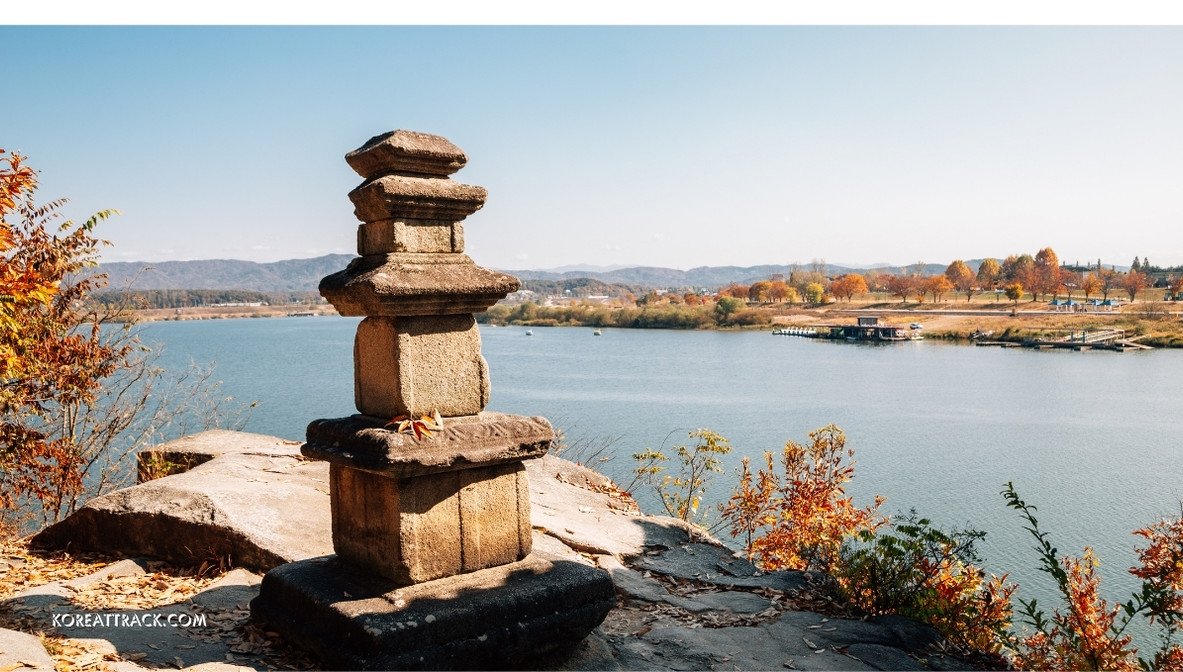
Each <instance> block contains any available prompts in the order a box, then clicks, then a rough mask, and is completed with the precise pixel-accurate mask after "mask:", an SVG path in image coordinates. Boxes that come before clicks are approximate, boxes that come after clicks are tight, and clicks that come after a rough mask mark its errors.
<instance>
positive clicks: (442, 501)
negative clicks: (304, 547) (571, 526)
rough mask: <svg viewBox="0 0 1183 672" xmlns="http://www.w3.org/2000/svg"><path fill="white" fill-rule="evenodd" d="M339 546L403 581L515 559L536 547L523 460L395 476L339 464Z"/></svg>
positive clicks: (333, 483) (334, 478)
mask: <svg viewBox="0 0 1183 672" xmlns="http://www.w3.org/2000/svg"><path fill="white" fill-rule="evenodd" d="M329 488H330V499H331V500H332V508H333V548H334V550H336V551H337V555H338V556H339V557H340V558H341V559H342V560H343V561H345V562H347V563H349V564H351V565H354V566H356V567H359V568H361V569H364V570H366V571H369V572H373V573H375V574H378V575H380V576H384V577H386V578H388V579H391V580H393V581H395V582H397V583H399V584H402V585H409V584H414V583H421V582H423V581H430V580H432V579H437V578H440V577H444V576H452V575H455V574H459V573H461V572H472V571H476V570H478V569H484V568H486V567H494V566H497V565H504V564H506V563H510V562H516V561H518V560H521V559H522V558H524V557H526V556H527V555H529V553H530V549H531V536H530V504H529V493H528V487H527V484H526V470H525V467H524V466H522V464H521V463H520V462H517V463H512V464H502V465H496V466H492V467H478V468H474V469H465V470H460V471H448V472H441V473H434V474H427V475H423V476H416V477H411V478H395V477H391V476H388V475H386V474H377V473H372V472H366V471H361V470H359V469H353V468H352V467H346V466H343V465H340V464H333V465H332V467H331V470H330V478H329Z"/></svg>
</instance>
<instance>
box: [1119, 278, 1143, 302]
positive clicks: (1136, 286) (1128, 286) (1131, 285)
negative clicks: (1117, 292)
mask: <svg viewBox="0 0 1183 672" xmlns="http://www.w3.org/2000/svg"><path fill="white" fill-rule="evenodd" d="M1149 286H1150V279H1149V278H1147V277H1146V274H1145V273H1142V272H1139V271H1130V272H1129V273H1126V274H1125V277H1123V278H1122V279H1121V288H1122V289H1124V290H1125V293H1126V294H1129V296H1130V301H1133V300H1134V298H1135V297H1137V296H1138V292H1140V291H1142V290H1143V289H1146V288H1147V287H1149Z"/></svg>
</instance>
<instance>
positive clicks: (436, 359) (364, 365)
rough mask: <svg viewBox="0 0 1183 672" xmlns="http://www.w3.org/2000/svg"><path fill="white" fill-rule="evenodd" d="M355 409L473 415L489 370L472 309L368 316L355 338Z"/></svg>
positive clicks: (483, 399)
mask: <svg viewBox="0 0 1183 672" xmlns="http://www.w3.org/2000/svg"><path fill="white" fill-rule="evenodd" d="M354 381H355V386H354V392H355V394H354V397H355V402H356V404H357V410H358V411H360V412H362V413H364V414H366V415H372V416H376V417H380V418H394V417H396V416H399V415H408V416H413V417H418V416H419V415H422V414H430V413H431V412H432V411H439V412H440V414H441V415H444V416H459V415H475V414H476V413H480V412H481V411H482V410H484V408H485V404H487V403H488V402H489V371H488V365H487V364H486V363H485V359H484V357H482V356H481V336H480V332H479V331H478V330H477V326H476V320H475V319H474V318H473V316H472V315H441V316H435V317H368V318H366V319H364V320H362V322H361V324H359V325H358V327H357V338H356V340H355V341H354Z"/></svg>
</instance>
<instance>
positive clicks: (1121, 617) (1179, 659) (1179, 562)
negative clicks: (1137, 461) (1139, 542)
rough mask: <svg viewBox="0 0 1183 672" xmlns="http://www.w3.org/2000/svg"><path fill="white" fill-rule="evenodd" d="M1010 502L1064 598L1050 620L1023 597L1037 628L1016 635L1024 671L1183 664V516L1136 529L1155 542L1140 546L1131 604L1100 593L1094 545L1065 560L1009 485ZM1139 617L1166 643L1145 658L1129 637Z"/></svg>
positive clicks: (1178, 666) (1026, 618)
mask: <svg viewBox="0 0 1183 672" xmlns="http://www.w3.org/2000/svg"><path fill="white" fill-rule="evenodd" d="M1002 494H1003V496H1004V497H1005V498H1006V502H1007V506H1009V507H1011V508H1013V509H1016V510H1017V511H1019V512H1020V513H1022V515H1023V517H1024V518H1025V519H1026V521H1027V530H1028V531H1029V532H1030V533H1031V534H1032V536H1034V537H1035V542H1036V545H1035V548H1036V551H1037V552H1038V553H1039V561H1040V570H1041V571H1043V572H1044V573H1046V574H1048V575H1049V576H1051V577H1052V578H1053V579H1054V580H1055V581H1056V586H1057V588H1058V589H1059V592H1060V595H1061V596H1062V597H1063V599H1064V605H1063V610H1061V609H1054V610H1053V611H1052V616H1051V619H1050V620H1049V619H1048V618H1047V617H1046V615H1045V614H1044V612H1043V611H1042V610H1041V609H1039V606H1038V605H1037V604H1036V601H1035V600H1034V599H1033V600H1030V601H1026V600H1021V599H1020V600H1019V604H1020V605H1021V609H1020V610H1019V612H1020V614H1021V615H1022V616H1023V619H1024V623H1025V624H1026V625H1027V626H1029V627H1030V628H1031V629H1032V631H1033V632H1031V633H1030V634H1026V635H1024V636H1018V635H1016V636H1013V637H1012V639H1011V641H1010V643H1009V644H1010V647H1011V648H1012V649H1013V650H1014V651H1015V656H1014V658H1015V664H1016V666H1018V667H1020V668H1025V669H1041V670H1053V669H1057V670H1060V669H1071V670H1136V669H1139V668H1141V669H1163V670H1166V669H1175V670H1178V669H1183V649H1181V648H1180V647H1179V645H1177V644H1175V643H1174V642H1173V638H1174V634H1175V629H1176V627H1177V625H1178V623H1179V622H1180V621H1181V620H1183V518H1180V519H1174V520H1163V521H1159V522H1158V523H1155V524H1154V525H1151V526H1149V527H1146V528H1143V529H1140V530H1137V531H1135V532H1134V534H1135V535H1138V536H1140V537H1142V538H1144V539H1146V540H1147V541H1148V542H1149V545H1148V546H1147V547H1146V548H1143V549H1139V550H1138V560H1139V563H1140V564H1139V566H1137V567H1134V568H1131V569H1130V573H1131V574H1133V575H1134V576H1137V577H1138V578H1140V579H1142V585H1141V588H1140V590H1139V591H1138V592H1137V593H1135V594H1133V595H1132V596H1131V597H1130V599H1129V600H1128V601H1126V602H1125V603H1123V604H1121V603H1119V604H1114V605H1112V606H1111V605H1110V604H1109V602H1108V601H1106V600H1105V599H1103V598H1101V597H1100V590H1099V584H1100V580H1099V578H1098V577H1097V575H1096V568H1097V560H1096V557H1095V556H1094V555H1093V550H1092V549H1091V548H1089V547H1085V549H1084V552H1083V553H1082V554H1081V557H1079V558H1075V557H1065V558H1060V557H1059V552H1058V551H1057V550H1056V548H1055V547H1054V546H1052V545H1051V542H1049V541H1048V538H1047V536H1048V535H1047V533H1046V532H1043V531H1042V530H1040V528H1039V521H1038V520H1036V518H1035V515H1034V512H1035V511H1036V507H1034V506H1031V505H1029V504H1027V503H1026V502H1024V501H1023V500H1022V499H1020V498H1019V495H1018V493H1016V492H1015V489H1014V486H1013V485H1012V484H1011V483H1007V484H1006V489H1005V490H1003V492H1002ZM1136 616H1142V617H1143V618H1145V619H1147V621H1148V622H1149V623H1150V624H1151V625H1158V626H1159V628H1160V629H1161V635H1162V637H1161V642H1162V643H1161V645H1160V647H1159V649H1158V650H1157V651H1155V653H1154V655H1153V657H1151V658H1139V657H1138V651H1137V649H1136V648H1134V647H1133V646H1132V645H1131V639H1132V638H1131V637H1130V636H1129V635H1127V634H1125V632H1126V629H1127V628H1128V627H1129V625H1130V623H1131V622H1133V620H1134V618H1135V617H1136Z"/></svg>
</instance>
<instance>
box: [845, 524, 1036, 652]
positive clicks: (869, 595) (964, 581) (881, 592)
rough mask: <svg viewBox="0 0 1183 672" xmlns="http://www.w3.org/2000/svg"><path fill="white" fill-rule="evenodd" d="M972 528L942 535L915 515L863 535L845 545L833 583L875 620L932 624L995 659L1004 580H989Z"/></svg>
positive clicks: (1007, 616)
mask: <svg viewBox="0 0 1183 672" xmlns="http://www.w3.org/2000/svg"><path fill="white" fill-rule="evenodd" d="M985 536H986V533H985V532H981V531H979V530H973V529H964V530H956V529H955V530H951V531H945V530H942V529H940V528H938V527H936V526H934V525H933V524H932V521H930V520H928V519H927V518H920V517H919V516H918V515H917V514H916V511H915V510H913V511H912V512H911V513H910V514H909V515H907V516H898V517H897V518H896V519H895V520H894V521H893V524H892V525H891V526H885V527H883V528H881V529H879V530H877V531H863V532H861V533H859V535H858V542H857V543H853V544H847V545H846V546H845V547H844V548H843V551H842V557H841V560H840V561H839V562H838V563H837V565H836V567H835V572H834V573H835V578H836V579H837V580H838V585H839V586H840V588H841V591H842V593H843V595H844V596H845V597H846V598H847V600H848V601H849V602H850V603H851V604H853V605H854V606H856V607H858V608H859V609H860V610H862V611H864V612H866V613H868V614H872V615H878V614H898V615H901V616H907V617H909V618H915V619H916V620H918V621H922V622H924V623H928V624H929V625H931V626H933V627H934V628H936V629H937V630H939V631H940V632H941V633H942V634H944V635H945V636H946V637H948V638H949V639H950V640H951V641H953V642H956V643H958V644H960V645H962V646H965V647H968V648H970V649H973V650H977V651H985V652H988V653H997V652H998V651H999V650H1000V649H1001V647H1002V643H1003V642H1004V641H1005V633H1006V631H1007V629H1008V628H1009V627H1010V623H1011V602H1010V598H1011V594H1012V593H1014V591H1015V590H1016V588H1017V586H1015V585H1013V584H1008V583H1007V580H1006V579H1007V577H1006V576H1005V575H1004V576H1002V577H994V576H991V577H989V578H987V577H986V576H985V573H984V572H983V570H982V569H981V568H980V567H979V563H980V562H981V559H980V558H979V557H978V554H977V551H976V549H975V544H976V543H977V542H979V541H981V540H982V539H983V538H984V537H985Z"/></svg>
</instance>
